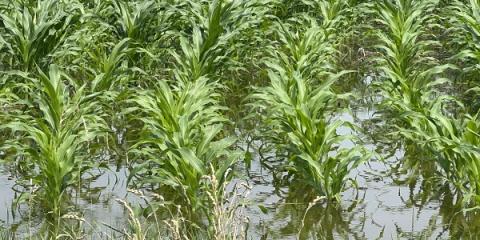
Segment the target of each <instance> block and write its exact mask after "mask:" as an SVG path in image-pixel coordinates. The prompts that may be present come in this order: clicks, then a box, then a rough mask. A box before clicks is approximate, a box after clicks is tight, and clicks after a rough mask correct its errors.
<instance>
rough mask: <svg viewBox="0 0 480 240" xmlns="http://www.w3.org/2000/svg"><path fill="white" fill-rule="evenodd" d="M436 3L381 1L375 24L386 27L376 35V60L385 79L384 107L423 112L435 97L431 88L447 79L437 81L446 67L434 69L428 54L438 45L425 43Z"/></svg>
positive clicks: (433, 60) (441, 66) (380, 86)
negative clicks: (378, 41)
mask: <svg viewBox="0 0 480 240" xmlns="http://www.w3.org/2000/svg"><path fill="white" fill-rule="evenodd" d="M436 3H437V1H430V0H427V1H410V0H398V1H393V2H391V1H381V2H379V3H378V4H377V5H376V6H377V9H376V10H377V14H378V15H377V16H378V18H377V19H376V21H377V22H379V23H381V24H382V25H383V26H385V27H386V29H385V31H381V32H378V33H377V37H378V39H379V40H380V44H379V45H378V49H379V50H380V51H381V52H382V56H381V57H379V58H377V60H378V62H379V65H380V66H379V68H380V70H381V71H382V72H383V74H384V78H382V80H385V81H381V82H380V83H379V88H380V89H381V90H382V91H383V94H382V95H383V96H386V99H387V102H386V103H385V105H386V106H388V105H390V106H394V108H397V109H398V111H400V112H401V111H402V110H401V109H402V108H406V109H413V110H415V111H424V110H425V105H426V104H427V103H428V102H430V101H431V99H432V98H433V97H435V95H436V92H435V89H434V86H436V85H439V84H442V83H444V82H445V80H446V79H444V78H439V77H438V74H439V73H442V72H443V71H444V70H445V69H446V68H448V67H450V66H449V65H437V63H438V62H437V61H436V60H435V59H434V58H432V57H431V56H430V55H429V54H430V53H431V49H432V47H433V46H435V45H437V44H438V43H437V42H435V41H433V40H427V39H426V33H425V31H426V30H427V27H428V26H431V25H432V24H433V23H432V19H431V18H432V16H433V14H432V11H433V10H434V7H435V5H436Z"/></svg>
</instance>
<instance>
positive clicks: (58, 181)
mask: <svg viewBox="0 0 480 240" xmlns="http://www.w3.org/2000/svg"><path fill="white" fill-rule="evenodd" d="M39 72H40V73H39V76H38V79H37V78H34V79H30V80H31V81H33V83H34V84H35V86H36V87H37V88H38V89H39V93H38V95H36V96H34V98H33V99H34V100H33V102H32V103H29V111H28V112H27V114H23V115H12V116H11V119H12V120H11V121H10V122H7V124H5V125H4V126H3V128H9V129H11V130H12V131H13V132H15V133H18V134H21V135H20V136H22V138H23V140H22V139H20V138H16V139H14V140H13V141H11V142H10V144H8V145H7V146H9V147H11V148H13V149H14V150H15V152H16V156H17V157H16V158H15V159H16V160H17V161H26V162H28V164H29V165H30V166H31V168H30V179H31V181H32V183H33V184H35V185H36V186H38V187H39V189H40V192H39V193H38V195H39V198H38V199H39V200H40V202H41V203H42V204H43V206H44V207H45V208H46V209H48V210H49V213H50V214H49V215H50V216H52V217H58V216H59V214H60V213H61V212H62V209H63V207H65V200H67V199H68V193H67V191H68V188H69V187H71V186H72V185H75V184H78V182H79V181H81V176H82V173H83V172H84V171H85V170H87V169H89V168H90V167H91V166H93V161H92V158H93V154H94V153H95V152H94V151H93V149H94V148H93V145H94V144H93V143H92V141H93V140H95V139H96V138H98V136H99V134H100V133H101V132H103V131H104V130H105V123H104V121H103V119H102V118H101V113H100V112H99V109H98V108H97V105H96V102H95V97H96V96H94V95H89V96H88V95H87V96H86V95H84V89H85V88H84V87H80V88H78V89H72V86H70V85H66V84H65V83H64V80H65V77H64V74H62V72H61V71H60V70H59V69H58V67H57V66H55V65H51V66H50V70H49V73H48V75H45V74H44V73H43V72H42V71H41V70H39ZM91 145H92V147H90V146H91Z"/></svg>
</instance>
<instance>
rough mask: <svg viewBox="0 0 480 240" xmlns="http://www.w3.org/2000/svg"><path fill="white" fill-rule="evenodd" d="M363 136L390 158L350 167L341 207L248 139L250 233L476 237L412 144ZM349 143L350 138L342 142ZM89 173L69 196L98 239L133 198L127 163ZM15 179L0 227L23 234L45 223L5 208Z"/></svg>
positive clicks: (365, 115) (118, 223) (1, 194)
mask: <svg viewBox="0 0 480 240" xmlns="http://www.w3.org/2000/svg"><path fill="white" fill-rule="evenodd" d="M339 117H340V118H342V119H344V120H346V121H352V122H358V121H365V124H364V125H363V126H364V128H365V129H366V131H367V132H373V131H374V129H373V128H371V126H372V125H369V121H377V120H374V119H372V118H373V114H372V111H358V112H355V114H354V115H353V116H352V115H351V114H348V113H345V114H342V115H340V116H339ZM370 123H371V122H370ZM376 124H378V122H376ZM345 131H346V130H345V129H338V132H339V134H342V133H343V134H346V133H347V132H345ZM378 138H379V139H381V138H382V136H378ZM373 139H375V137H374V138H373ZM365 140H366V141H367V146H368V147H369V148H370V149H371V150H377V151H379V152H382V155H384V154H386V153H387V152H390V153H391V154H390V155H391V156H389V157H388V158H387V159H385V160H384V161H379V160H373V161H370V162H369V163H366V164H363V165H361V166H360V167H359V168H357V169H356V170H355V171H353V172H352V173H351V177H352V178H354V179H355V180H356V181H357V183H358V189H357V188H353V187H352V188H350V189H349V190H348V191H346V192H345V193H343V195H342V202H341V203H340V204H339V205H333V204H326V203H323V202H322V201H319V202H318V203H317V204H315V205H313V206H310V207H311V208H309V201H311V200H312V199H313V197H312V196H310V197H309V198H308V199H305V189H303V186H301V185H297V184H295V183H288V184H286V183H283V182H280V181H277V180H275V179H274V178H273V177H272V176H273V175H274V173H273V172H272V171H271V170H270V169H271V167H272V166H275V164H277V163H276V162H275V161H271V159H268V161H267V160H265V159H261V158H260V156H259V154H258V147H259V146H261V143H260V142H258V141H256V142H253V143H252V144H251V145H250V148H249V149H250V151H251V152H252V156H253V160H252V162H251V166H249V168H248V169H245V166H243V164H239V166H238V170H239V172H241V173H242V172H245V173H246V174H248V176H244V177H242V176H240V177H239V178H242V179H246V180H247V181H248V183H249V184H250V186H252V187H253V188H252V190H251V193H250V195H248V196H247V197H248V200H249V203H250V204H249V205H248V208H247V209H246V211H245V212H246V214H247V216H248V218H249V221H250V224H249V228H248V230H247V231H248V238H249V239H297V238H299V239H346V238H348V239H450V238H454V239H458V238H467V239H475V238H476V237H477V236H479V234H480V217H479V214H478V212H474V211H471V212H462V211H461V208H460V207H459V205H460V204H459V201H461V199H457V198H456V197H455V196H456V194H455V193H454V192H451V191H450V188H449V187H448V186H446V185H445V184H443V182H442V181H439V180H437V181H434V180H431V179H428V180H426V178H425V177H428V176H431V172H432V165H431V164H429V162H428V161H423V162H421V161H420V162H415V161H404V160H405V159H406V158H407V159H408V158H412V157H414V158H418V156H416V154H415V153H412V152H411V150H410V149H407V151H405V150H403V149H395V148H393V149H392V148H390V147H388V146H386V145H385V144H383V143H379V142H368V141H369V140H368V138H367V137H366V136H365ZM348 144H351V143H348V142H346V143H345V145H346V146H348ZM263 157H264V158H267V157H268V156H263ZM399 162H402V163H409V164H408V165H400V164H399ZM412 162H413V163H416V164H411V163H412ZM247 170H248V171H247ZM428 172H430V174H427V173H428ZM91 175H92V176H96V177H94V178H92V180H91V182H88V184H87V185H88V186H87V187H86V188H85V189H83V190H82V191H81V192H80V194H76V195H75V196H77V198H75V201H74V202H75V204H76V206H77V210H78V211H79V212H80V213H81V215H80V216H81V217H82V218H84V219H85V220H86V222H85V223H84V224H82V225H81V226H80V227H81V228H83V230H84V231H85V232H87V233H90V234H91V235H92V234H93V237H92V238H93V239H104V238H105V236H106V235H110V236H112V235H115V234H116V230H115V229H117V230H118V229H124V228H125V226H126V224H127V222H126V221H127V215H126V212H125V209H124V208H123V207H122V206H121V205H120V204H119V203H117V202H116V201H115V199H117V198H120V199H127V200H129V201H130V202H134V203H135V198H133V197H130V196H129V195H128V194H127V191H126V189H127V186H126V179H127V176H128V170H127V169H126V168H125V167H120V168H118V169H117V170H116V171H102V172H98V171H95V172H92V173H91ZM14 183H15V182H14V179H10V178H9V174H8V171H4V170H1V171H0V225H3V226H4V227H5V228H8V229H10V230H11V231H13V232H15V233H16V234H17V236H19V237H22V236H26V234H28V233H29V232H32V231H36V230H38V229H41V228H42V224H44V223H43V221H42V219H35V218H31V219H28V217H27V216H28V215H26V214H25V213H28V211H27V210H28V208H27V207H26V206H21V207H20V208H16V209H14V210H11V209H12V202H13V200H14V198H15V196H16V195H15V192H14V191H13V190H12V187H13V186H14ZM307 209H308V211H307ZM32 229H33V230H32ZM0 236H1V234H0Z"/></svg>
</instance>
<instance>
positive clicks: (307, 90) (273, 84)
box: [253, 25, 370, 200]
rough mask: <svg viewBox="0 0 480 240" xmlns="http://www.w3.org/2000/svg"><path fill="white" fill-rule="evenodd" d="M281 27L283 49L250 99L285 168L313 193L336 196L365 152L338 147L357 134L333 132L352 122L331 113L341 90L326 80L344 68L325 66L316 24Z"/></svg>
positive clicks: (274, 57) (268, 62)
mask: <svg viewBox="0 0 480 240" xmlns="http://www.w3.org/2000/svg"><path fill="white" fill-rule="evenodd" d="M280 29H281V30H280V31H279V34H280V39H281V40H282V41H283V42H284V44H285V45H284V49H285V52H280V51H275V52H273V53H272V58H271V59H269V60H268V61H267V62H266V65H267V66H269V70H268V76H269V79H270V86H268V87H265V88H262V89H260V90H259V91H258V92H257V93H256V94H255V95H253V99H255V100H257V101H258V104H255V105H257V106H258V107H259V108H260V109H261V110H262V111H264V112H265V113H266V114H267V115H266V120H265V121H266V125H267V126H270V127H269V128H268V129H267V132H266V133H265V134H266V135H267V140H268V141H269V142H270V143H274V144H276V145H277V149H281V150H282V152H285V153H286V155H287V157H288V160H289V162H288V163H287V164H286V165H285V166H284V168H285V169H287V170H288V171H289V172H290V173H293V174H294V176H295V177H296V179H298V180H301V181H302V182H304V183H305V184H307V185H309V186H311V187H312V188H313V189H314V190H315V191H316V193H317V194H320V195H322V196H326V197H327V198H328V199H331V200H333V199H336V200H340V198H339V197H340V193H341V192H342V191H343V190H344V188H345V184H346V179H347V178H348V173H349V172H350V170H351V169H353V168H355V167H356V166H358V165H359V164H360V163H361V162H363V161H365V160H367V159H368V158H369V156H370V155H369V154H368V153H367V152H366V151H365V149H363V148H362V147H360V146H356V147H354V148H345V147H342V146H341V145H342V142H344V141H348V140H350V141H356V139H355V137H353V135H343V136H341V135H339V134H338V133H337V129H338V128H339V127H346V128H354V127H353V126H352V125H351V124H349V123H347V122H344V121H341V120H335V119H334V118H333V116H334V114H335V113H336V112H337V111H336V108H337V103H338V102H339V101H340V100H341V99H344V98H345V97H346V96H343V95H338V94H335V93H334V92H333V91H332V90H331V85H332V84H333V83H334V82H335V81H336V80H337V79H338V78H340V77H341V76H342V75H344V74H345V72H340V73H338V74H332V73H329V72H327V71H326V70H325V68H324V64H322V63H323V62H322V60H324V59H323V58H324V57H325V55H327V54H325V52H324V51H325V50H326V48H325V47H324V46H325V41H322V39H325V38H324V36H323V35H322V31H321V30H320V28H318V27H317V26H315V25H314V26H312V27H311V28H310V29H308V30H307V31H306V32H305V33H304V34H300V33H298V32H296V33H292V32H290V31H288V30H286V29H285V28H283V27H282V26H281V25H280ZM326 46H328V44H327V45H326ZM327 52H328V51H327ZM337 113H338V112H337ZM334 150H335V153H334V154H331V151H334Z"/></svg>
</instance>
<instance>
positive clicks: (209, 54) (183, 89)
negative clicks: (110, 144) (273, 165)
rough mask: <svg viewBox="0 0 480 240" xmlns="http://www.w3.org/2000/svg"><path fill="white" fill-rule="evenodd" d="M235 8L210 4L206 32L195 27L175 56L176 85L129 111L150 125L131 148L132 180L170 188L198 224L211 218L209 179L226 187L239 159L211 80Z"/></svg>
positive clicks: (158, 89) (162, 87)
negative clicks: (134, 161) (228, 18)
mask: <svg viewBox="0 0 480 240" xmlns="http://www.w3.org/2000/svg"><path fill="white" fill-rule="evenodd" d="M230 6H231V4H230V3H226V4H224V3H223V2H222V1H215V2H213V3H212V4H210V5H209V8H208V9H210V10H211V11H209V14H210V15H208V16H209V17H208V19H210V20H209V21H208V22H209V25H208V28H207V29H206V30H205V32H202V30H200V28H196V27H194V28H193V29H194V30H193V31H194V32H193V38H192V41H188V40H187V39H185V38H183V39H182V40H181V46H182V54H181V55H180V54H177V53H174V52H172V54H173V56H174V57H175V59H176V60H177V68H175V69H174V70H173V72H174V77H175V81H174V82H167V81H165V80H162V81H159V82H158V83H157V84H155V90H154V91H145V93H144V94H142V96H139V97H137V98H135V100H134V102H135V103H136V106H137V107H134V108H132V109H130V110H129V111H138V112H140V114H141V115H140V117H138V118H136V119H137V120H139V121H140V122H142V123H143V125H144V128H143V131H142V133H141V136H140V137H139V140H138V142H137V143H136V144H135V145H134V146H132V147H131V151H130V152H131V153H133V154H135V156H137V157H138V159H139V160H138V161H139V163H140V165H138V166H137V167H135V171H134V172H133V173H132V175H131V176H132V177H135V178H137V177H138V176H142V179H144V180H140V179H139V180H140V181H139V182H140V183H151V184H154V185H155V186H156V187H159V188H160V189H169V190H170V192H172V195H171V196H169V198H171V199H172V200H174V201H177V202H180V203H182V206H183V209H182V211H184V212H185V214H186V215H187V216H189V218H190V219H193V220H195V221H198V220H199V219H198V218H199V217H200V219H201V218H202V217H208V216H209V214H208V213H209V212H208V211H209V209H208V207H207V206H208V205H206V202H208V196H207V194H206V192H205V188H206V186H207V185H206V183H205V181H204V177H205V176H206V175H213V176H215V177H216V179H218V184H219V185H221V184H224V183H225V181H227V180H228V178H229V177H231V174H228V173H229V171H228V170H229V169H230V168H231V167H232V166H233V164H234V163H235V162H236V161H237V160H238V158H239V154H238V153H237V152H236V151H234V150H233V144H234V143H235V141H236V140H235V138H231V137H225V135H226V132H224V130H223V127H224V124H225V123H226V122H227V121H226V119H225V118H224V117H223V116H222V111H224V108H223V107H221V105H220V103H219V97H220V95H219V94H218V93H217V91H218V90H219V89H220V87H221V85H220V84H219V83H218V82H216V81H215V80H214V79H210V78H208V77H207V76H214V75H215V73H216V72H215V71H214V69H213V68H212V64H213V63H214V62H216V61H219V58H220V56H219V55H218V51H219V46H218V39H219V38H221V36H222V34H223V27H222V26H221V22H220V19H221V18H222V17H223V16H224V14H226V13H227V12H228V11H229V7H230ZM140 106H141V107H140ZM146 166H149V167H146ZM145 175H146V176H147V177H144V176H145ZM202 211H204V213H205V214H203V215H202V214H201V213H202Z"/></svg>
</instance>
